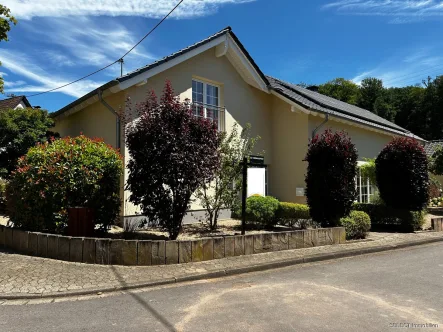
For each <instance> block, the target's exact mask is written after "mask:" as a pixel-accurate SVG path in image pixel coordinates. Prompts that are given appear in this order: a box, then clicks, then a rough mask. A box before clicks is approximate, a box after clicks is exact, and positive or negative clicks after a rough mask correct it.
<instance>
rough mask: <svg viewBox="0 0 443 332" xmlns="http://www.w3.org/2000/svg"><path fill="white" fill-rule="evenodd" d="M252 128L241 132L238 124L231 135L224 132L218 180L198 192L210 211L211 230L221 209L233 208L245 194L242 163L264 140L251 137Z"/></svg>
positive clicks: (247, 126)
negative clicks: (241, 195)
mask: <svg viewBox="0 0 443 332" xmlns="http://www.w3.org/2000/svg"><path fill="white" fill-rule="evenodd" d="M250 127H251V126H250V125H249V124H248V125H246V126H245V127H244V128H243V129H242V130H241V132H240V133H239V130H238V125H237V124H234V126H233V127H232V130H231V132H230V133H229V134H228V133H226V132H223V133H222V134H221V141H220V147H219V152H220V167H219V168H218V169H217V170H216V172H215V175H214V180H213V181H210V182H206V183H204V184H203V185H202V186H201V187H200V188H199V189H198V190H197V191H196V198H197V199H199V201H200V202H201V205H202V207H203V208H204V209H205V210H206V217H207V222H208V225H209V228H210V229H211V230H215V229H216V228H217V221H218V216H219V214H220V210H221V209H233V208H234V207H235V204H236V202H237V200H238V197H239V196H240V193H241V191H242V171H243V166H242V164H241V161H242V160H243V158H245V157H246V158H248V157H249V156H250V154H251V152H252V150H253V148H254V146H255V143H256V142H257V141H258V140H259V139H260V137H259V136H257V137H251V135H250V134H251V133H250Z"/></svg>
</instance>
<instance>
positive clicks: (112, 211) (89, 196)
mask: <svg viewBox="0 0 443 332" xmlns="http://www.w3.org/2000/svg"><path fill="white" fill-rule="evenodd" d="M122 174H123V162H122V157H121V155H120V154H119V153H118V151H116V150H115V149H114V148H112V147H110V146H108V145H106V144H105V143H104V142H103V141H102V140H99V139H90V138H87V137H85V136H79V137H74V138H70V137H67V138H64V139H60V140H56V141H53V142H51V143H45V144H40V145H37V146H35V147H33V148H31V149H29V151H28V153H27V154H26V155H25V156H23V157H22V158H20V159H19V161H18V166H17V169H16V170H15V171H14V172H13V173H12V177H11V180H10V182H9V183H8V185H7V189H6V194H7V209H8V212H9V217H10V219H11V221H12V222H13V223H14V225H15V226H16V227H21V228H24V229H27V230H30V231H43V230H45V231H58V232H61V231H63V229H64V228H65V227H66V224H67V217H68V216H67V208H68V207H77V206H80V207H89V208H93V209H94V212H95V223H96V224H98V225H100V227H101V228H102V229H103V230H106V229H107V228H108V226H109V225H110V224H112V223H113V222H114V221H115V220H116V218H117V217H118V214H119V211H120V197H119V193H120V177H121V175H122Z"/></svg>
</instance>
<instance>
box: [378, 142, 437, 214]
mask: <svg viewBox="0 0 443 332" xmlns="http://www.w3.org/2000/svg"><path fill="white" fill-rule="evenodd" d="M375 164H376V169H375V170H376V177H377V186H378V189H379V191H380V197H381V198H382V199H383V201H384V202H385V203H386V205H387V206H390V207H393V208H396V209H406V210H413V211H420V210H422V209H423V208H424V207H425V206H426V204H427V202H428V200H429V193H428V189H429V176H428V159H427V157H426V153H425V151H424V149H423V147H422V146H421V145H420V144H419V143H418V142H417V141H416V140H414V139H412V138H406V137H397V138H394V139H393V140H392V141H391V142H390V143H389V144H388V145H386V147H385V148H384V149H383V150H382V151H381V152H380V154H379V155H378V157H377V159H376V161H375Z"/></svg>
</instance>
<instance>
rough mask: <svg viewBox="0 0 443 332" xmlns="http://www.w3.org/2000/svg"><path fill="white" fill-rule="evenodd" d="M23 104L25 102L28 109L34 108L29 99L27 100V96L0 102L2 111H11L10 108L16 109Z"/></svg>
mask: <svg viewBox="0 0 443 332" xmlns="http://www.w3.org/2000/svg"><path fill="white" fill-rule="evenodd" d="M21 102H23V103H24V104H25V105H26V107H32V106H31V104H30V103H29V101H28V99H26V97H25V96H16V97H11V98H8V99H3V100H0V110H4V109H10V108H12V109H14V108H16V107H17V106H18V105H19V104H20V103H21Z"/></svg>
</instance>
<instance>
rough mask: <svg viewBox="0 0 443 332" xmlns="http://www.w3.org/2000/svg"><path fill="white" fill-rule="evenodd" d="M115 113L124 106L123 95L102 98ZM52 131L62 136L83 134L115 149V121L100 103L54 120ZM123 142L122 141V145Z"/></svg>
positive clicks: (121, 93)
mask: <svg viewBox="0 0 443 332" xmlns="http://www.w3.org/2000/svg"><path fill="white" fill-rule="evenodd" d="M104 99H105V100H106V102H107V103H108V104H109V105H111V106H112V107H113V108H114V109H115V110H116V111H118V110H119V108H120V107H123V106H124V94H123V92H120V93H118V94H111V95H109V96H107V97H104ZM55 120H56V121H55V127H54V128H53V129H52V130H53V131H56V132H58V133H59V134H60V135H61V136H62V137H63V136H78V135H80V133H83V134H84V135H85V136H88V137H100V138H103V139H104V141H105V143H107V144H110V145H112V146H113V147H116V122H115V121H116V119H115V115H114V114H112V113H111V112H110V111H109V110H108V109H107V108H106V107H105V106H104V105H103V104H102V103H100V102H98V101H97V102H95V103H94V104H91V105H89V106H87V107H86V108H84V109H82V110H81V111H79V112H76V113H74V114H72V115H69V116H66V117H63V118H60V119H55ZM123 144H124V141H122V145H123Z"/></svg>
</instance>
